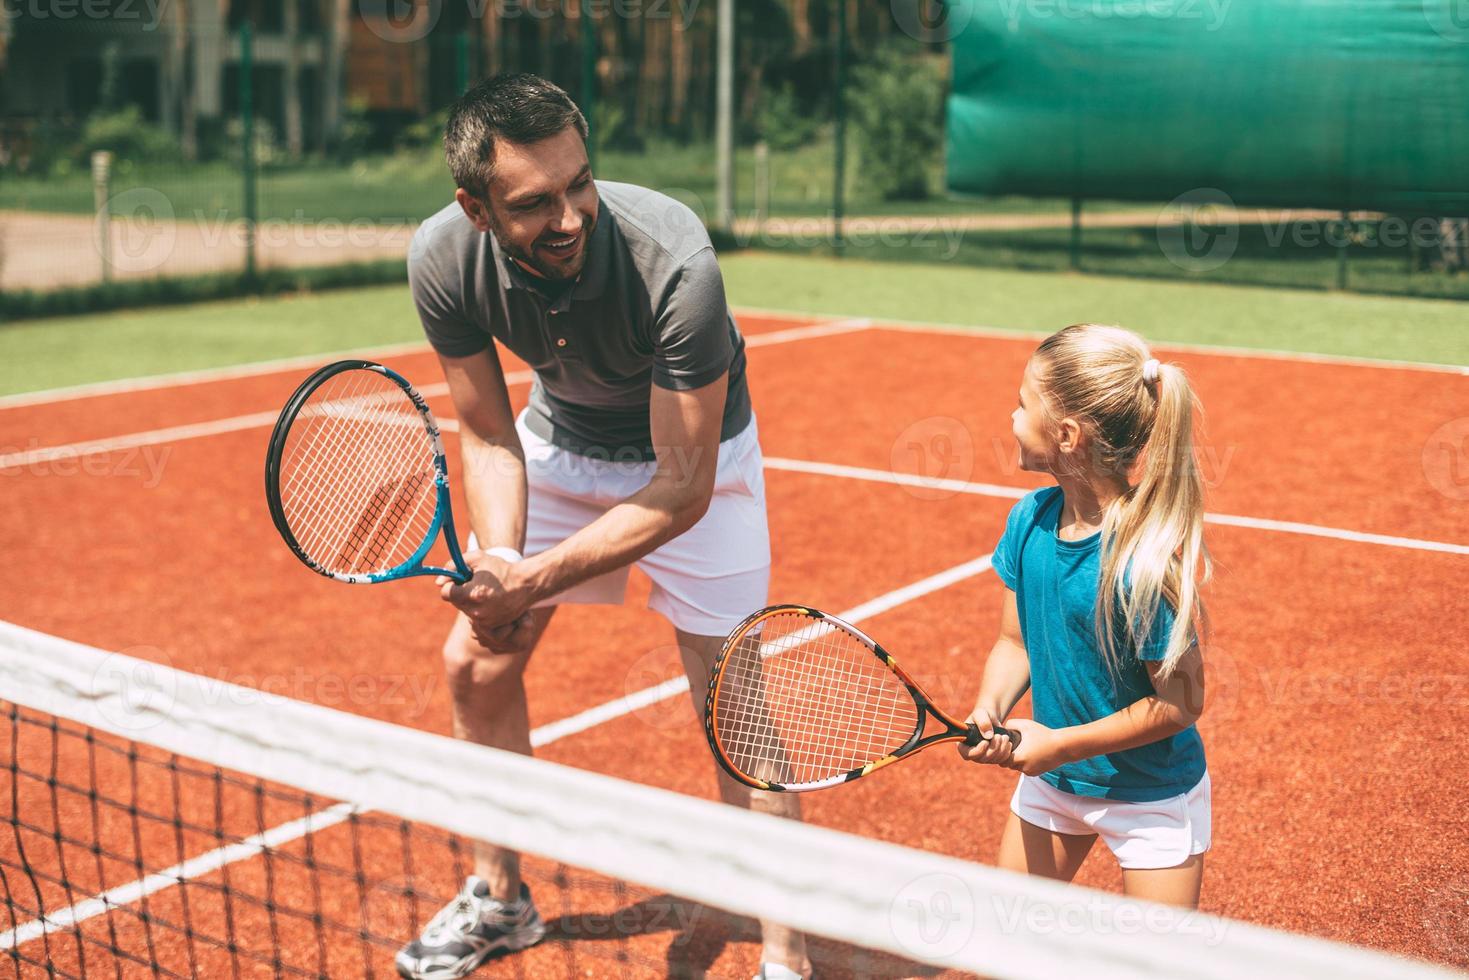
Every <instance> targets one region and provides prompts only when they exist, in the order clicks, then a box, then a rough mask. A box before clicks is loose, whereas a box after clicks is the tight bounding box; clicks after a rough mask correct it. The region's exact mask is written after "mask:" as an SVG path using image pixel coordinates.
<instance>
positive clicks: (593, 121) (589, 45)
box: [578, 0, 606, 170]
mask: <svg viewBox="0 0 1469 980" xmlns="http://www.w3.org/2000/svg"><path fill="white" fill-rule="evenodd" d="M590 6H591V5H590V4H589V3H588V2H587V0H581V4H580V6H579V7H578V10H579V11H580V13H579V15H578V16H579V18H580V20H581V111H582V114H583V115H584V116H585V117H586V119H587V123H588V125H589V126H590V127H592V133H591V137H590V138H589V139H588V140H587V162H588V163H590V164H591V165H592V169H593V170H595V169H596V167H597V143H598V141H600V140H601V139H602V138H603V137H604V136H605V135H606V134H604V133H600V132H598V131H597V130H598V129H599V128H600V127H598V126H597V24H596V20H595V18H593V17H592V12H591V10H590V9H588V8H589V7H590Z"/></svg>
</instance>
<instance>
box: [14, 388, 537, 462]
mask: <svg viewBox="0 0 1469 980" xmlns="http://www.w3.org/2000/svg"><path fill="white" fill-rule="evenodd" d="M534 377H535V374H534V372H531V371H511V372H510V373H509V374H507V375H505V383H506V384H508V385H518V384H525V383H527V382H529V381H530V380H531V379H533V378H534ZM418 393H419V394H420V395H422V396H423V397H425V398H437V397H439V396H440V395H447V394H448V393H449V385H448V384H447V383H446V382H443V381H440V382H438V383H437V384H431V385H424V386H423V387H422V388H419V389H418ZM280 414H281V413H280V412H279V411H273V412H256V413H254V414H253V415H237V416H235V417H234V418H228V419H214V420H213V421H210V422H194V423H192V424H189V425H175V426H171V427H169V428H167V429H150V430H148V431H146V432H134V433H131V434H129V435H125V436H110V437H108V438H106V439H93V440H90V441H88V442H72V443H67V444H66V445H64V446H43V447H41V448H40V449H27V450H23V451H21V452H15V453H8V454H7V455H4V456H0V470H8V469H14V468H16V467H22V466H31V465H34V464H36V463H47V462H51V461H53V460H57V459H75V458H77V457H79V456H92V455H97V454H102V453H111V452H118V451H119V450H123V449H136V448H137V447H139V446H152V445H156V444H158V443H161V442H166V443H175V442H185V441H187V440H190V439H203V438H205V437H207V436H218V435H224V434H225V433H227V432H241V431H244V430H246V429H263V428H267V427H269V426H273V425H275V421H276V419H278V418H279V417H280ZM451 431H452V430H451Z"/></svg>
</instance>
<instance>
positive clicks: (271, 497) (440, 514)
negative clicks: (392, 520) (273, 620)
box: [265, 359, 473, 585]
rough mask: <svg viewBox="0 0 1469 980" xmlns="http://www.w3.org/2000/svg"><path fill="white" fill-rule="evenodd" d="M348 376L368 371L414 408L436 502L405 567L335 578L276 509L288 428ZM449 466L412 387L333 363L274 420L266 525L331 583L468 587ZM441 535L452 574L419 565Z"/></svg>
mask: <svg viewBox="0 0 1469 980" xmlns="http://www.w3.org/2000/svg"><path fill="white" fill-rule="evenodd" d="M347 371H372V372H374V373H376V374H380V375H382V376H383V377H385V378H387V379H388V380H390V381H392V382H393V383H394V384H396V385H397V386H398V387H399V388H401V389H402V390H403V393H404V394H405V395H407V396H408V400H409V401H410V402H412V403H413V407H414V408H415V409H417V410H418V415H419V418H420V419H421V420H422V421H423V425H424V429H425V430H427V432H428V435H429V439H430V441H431V442H432V445H433V455H434V469H435V474H434V489H435V494H436V497H437V499H436V501H435V506H434V516H433V520H432V521H431V522H430V525H429V528H428V531H427V533H425V534H424V536H423V541H422V542H421V543H420V544H419V546H418V548H417V550H415V551H414V553H413V554H412V555H411V556H409V557H408V558H407V559H406V560H405V561H403V562H401V563H400V564H398V565H395V566H394V567H392V568H389V569H385V570H383V571H378V572H370V573H364V574H350V573H346V572H334V571H332V570H331V569H328V568H326V567H324V566H322V565H321V564H320V563H319V562H317V561H316V560H315V559H313V558H312V557H311V556H310V555H309V554H307V553H306V550H305V549H304V548H302V547H301V544H300V542H299V541H297V540H296V535H295V533H294V532H292V530H291V526H290V523H289V522H288V521H287V520H286V513H285V507H284V506H283V504H282V503H281V496H280V473H281V458H282V455H283V454H284V453H285V448H286V439H287V437H288V436H289V434H290V431H291V425H292V424H293V423H294V422H295V421H296V416H297V415H298V414H300V412H301V409H302V408H303V407H305V405H306V402H307V401H308V400H310V398H311V396H312V395H313V394H314V393H315V392H316V390H317V389H318V388H320V387H321V386H322V385H324V384H326V382H327V381H329V380H330V379H332V378H334V377H336V376H337V375H339V374H343V373H345V372H347ZM449 497H450V495H449V461H448V458H447V457H446V456H445V455H444V440H443V439H442V437H441V436H440V435H439V424H438V422H437V421H435V419H434V415H433V413H432V412H431V411H429V407H428V402H427V401H425V400H424V398H423V396H422V395H420V394H419V393H418V389H416V388H414V387H413V385H412V383H410V382H409V380H408V379H407V378H405V377H403V376H402V375H401V374H399V373H398V372H397V371H394V370H393V369H392V368H389V367H384V366H383V365H381V364H378V363H376V362H375V361H364V360H357V359H349V360H343V361H334V362H333V363H331V364H328V365H326V366H324V367H322V368H319V369H318V370H316V371H315V372H313V373H312V374H311V375H310V376H309V377H308V378H306V380H305V381H302V382H301V384H300V386H299V387H297V389H296V391H295V392H294V393H293V394H292V395H291V397H290V399H289V400H288V401H287V402H286V404H285V407H284V408H282V409H281V414H280V417H279V418H277V419H276V422H275V428H274V429H272V430H271V433H270V448H269V449H268V450H267V451H266V454H265V500H266V503H267V504H268V505H269V507H270V519H271V521H272V522H274V524H275V528H276V530H277V531H279V532H280V535H281V537H282V538H283V539H285V542H286V544H287V545H288V546H289V547H290V549H291V551H292V552H293V553H294V554H295V556H296V557H297V558H299V559H301V562H302V564H304V565H305V566H306V567H307V568H309V569H311V570H312V571H313V572H316V573H318V574H320V575H325V576H326V577H327V578H331V579H336V580H337V581H338V582H348V583H351V584H353V585H370V584H374V583H377V582H388V581H391V580H393V579H401V578H412V577H414V576H416V575H435V576H437V575H446V576H448V577H449V578H451V579H453V580H454V581H456V582H460V583H463V582H467V581H469V579H470V577H471V576H472V574H473V573H472V572H471V571H470V569H469V566H468V565H467V564H466V563H465V561H464V554H463V552H462V551H461V550H460V547H459V536H458V535H457V534H456V533H455V530H454V511H453V508H452V506H451V504H450V499H449ZM441 531H442V532H443V536H444V540H445V543H446V544H447V545H448V548H449V557H450V559H451V560H452V561H453V563H454V567H453V568H437V567H435V566H432V565H424V564H423V560H424V559H425V558H426V557H428V553H429V550H430V549H432V548H433V546H434V541H435V539H437V538H438V537H439V534H440V532H441Z"/></svg>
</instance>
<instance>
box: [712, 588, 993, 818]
mask: <svg viewBox="0 0 1469 980" xmlns="http://www.w3.org/2000/svg"><path fill="white" fill-rule="evenodd" d="M930 719H933V720H934V721H936V722H937V723H938V724H939V725H940V726H942V728H941V730H939V731H935V732H934V733H932V734H927V735H925V730H926V729H927V728H928V725H929V720H930ZM992 727H993V736H1004V737H1007V738H1009V739H1010V741H1011V744H1012V745H1018V744H1019V743H1020V736H1019V734H1018V733H1016V732H1014V731H1011V730H1009V729H1006V728H1002V727H1000V726H999V725H993V726H992ZM704 730H705V734H706V736H707V737H708V739H709V747H710V748H711V749H713V751H714V756H715V758H716V759H718V760H719V764H720V765H721V766H722V767H723V768H724V769H725V771H726V772H728V773H729V774H730V775H731V776H733V777H734V778H735V779H737V780H739V781H740V782H742V783H744V784H745V785H747V786H753V787H755V788H756V789H762V790H774V791H784V792H804V791H806V790H813V789H823V788H825V787H827V786H835V785H837V784H838V783H845V782H850V781H851V780H853V779H858V778H860V777H862V776H865V775H867V774H868V773H870V772H873V771H875V770H877V769H881V768H882V767H883V766H886V765H889V764H891V763H894V762H897V761H898V760H899V759H905V758H907V757H908V756H911V755H913V754H914V753H915V752H918V751H919V750H920V749H925V748H927V747H928V746H930V745H935V744H937V743H939V742H964V743H965V744H967V745H971V746H973V745H978V744H979V743H980V742H981V741H983V740H985V736H984V734H983V733H982V732H981V730H980V726H979V725H977V724H968V725H965V724H963V723H961V722H958V721H955V720H954V718H953V717H952V716H950V715H949V714H947V713H946V712H944V711H943V710H941V709H939V708H937V707H935V706H934V704H933V702H932V701H931V700H930V699H929V697H928V695H927V694H926V693H925V692H924V691H923V689H922V688H920V687H919V686H918V684H917V683H915V682H914V681H913V679H912V678H910V677H909V676H908V675H907V674H906V673H905V672H904V671H903V669H902V668H901V667H899V666H898V664H897V662H896V661H895V660H894V659H893V658H892V656H891V655H890V654H889V653H888V652H887V651H886V650H884V649H883V648H882V647H881V646H879V645H878V644H877V642H876V641H874V640H873V639H871V638H870V637H869V636H867V634H865V633H863V632H862V631H861V630H859V629H857V628H856V627H855V626H852V625H850V624H849V623H845V622H842V621H841V620H840V619H837V618H836V617H834V616H828V615H826V614H825V613H822V612H819V611H818V610H815V609H810V608H808V607H806V606H793V605H783V606H771V607H769V608H767V609H762V610H760V611H759V612H757V613H755V614H754V615H752V616H750V617H749V618H748V619H746V620H745V621H744V622H743V623H741V624H740V625H739V626H737V627H735V630H734V632H732V633H731V634H730V635H729V639H727V640H726V641H725V644H724V648H723V649H722V650H721V651H720V654H719V657H718V659H717V660H716V661H715V663H714V670H713V672H712V676H711V677H710V680H709V694H708V697H707V698H706V699H705V702H704Z"/></svg>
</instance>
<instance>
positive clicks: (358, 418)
mask: <svg viewBox="0 0 1469 980" xmlns="http://www.w3.org/2000/svg"><path fill="white" fill-rule="evenodd" d="M359 373H361V374H363V375H366V377H365V379H364V380H365V381H366V382H367V383H368V384H369V385H370V384H371V382H373V381H374V380H378V381H379V382H380V383H382V384H385V385H390V386H391V387H390V388H387V389H385V390H380V391H378V392H375V393H373V397H369V398H364V397H362V396H361V395H360V394H354V395H353V396H350V397H348V398H344V399H336V400H334V401H327V402H324V403H323V409H324V412H323V417H324V418H326V419H330V420H331V421H332V423H334V424H331V425H329V426H327V425H323V426H319V428H322V429H328V428H329V429H331V430H333V431H330V432H328V433H327V436H326V438H325V439H319V440H318V441H317V442H315V443H314V446H315V449H316V456H317V458H318V460H319V461H320V462H319V465H318V467H317V468H315V469H314V473H315V475H316V477H317V479H316V481H315V482H314V483H308V484H306V485H305V486H303V488H302V489H303V493H304V494H305V495H307V496H310V495H313V494H314V495H315V499H317V500H319V501H320V502H321V503H322V504H324V505H325V506H324V507H323V508H322V509H321V511H320V512H319V513H320V516H321V517H322V518H323V519H322V520H321V521H320V524H319V528H318V530H317V531H316V533H315V534H314V535H313V538H312V542H311V545H310V546H309V548H310V549H313V550H314V551H315V552H320V557H322V558H328V559H329V560H330V561H331V562H333V563H335V565H336V570H340V571H345V572H354V573H355V572H367V571H375V570H380V569H382V568H385V567H391V566H392V565H395V564H398V563H399V562H401V561H405V560H407V558H408V557H409V556H410V555H411V553H412V550H413V549H414V548H416V546H417V545H418V544H419V542H421V541H422V540H423V539H424V538H425V537H426V536H427V533H428V530H429V527H430V526H431V521H432V514H433V511H432V508H431V507H429V506H426V505H430V504H433V503H435V502H436V501H435V498H434V496H433V494H432V493H430V492H425V491H428V490H430V489H431V487H432V483H433V478H434V469H433V449H432V442H431V439H430V438H429V436H428V433H427V430H426V429H425V428H424V426H423V423H422V421H421V419H420V417H419V415H418V413H417V410H416V408H415V407H414V406H413V405H412V403H411V402H410V401H409V400H408V399H407V397H406V395H404V394H403V393H402V391H401V389H398V388H397V386H396V385H393V384H392V383H391V382H388V381H387V380H386V379H381V377H380V376H377V375H368V373H367V372H359ZM359 384H360V383H359ZM393 402H397V404H393ZM400 406H401V407H400ZM415 443H419V444H420V445H415ZM415 457H416V458H415ZM419 512H421V517H422V519H421V520H414V517H415V516H419ZM405 541H406V543H407V548H405V547H404V543H405ZM308 553H312V552H310V551H309V552H308Z"/></svg>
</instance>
